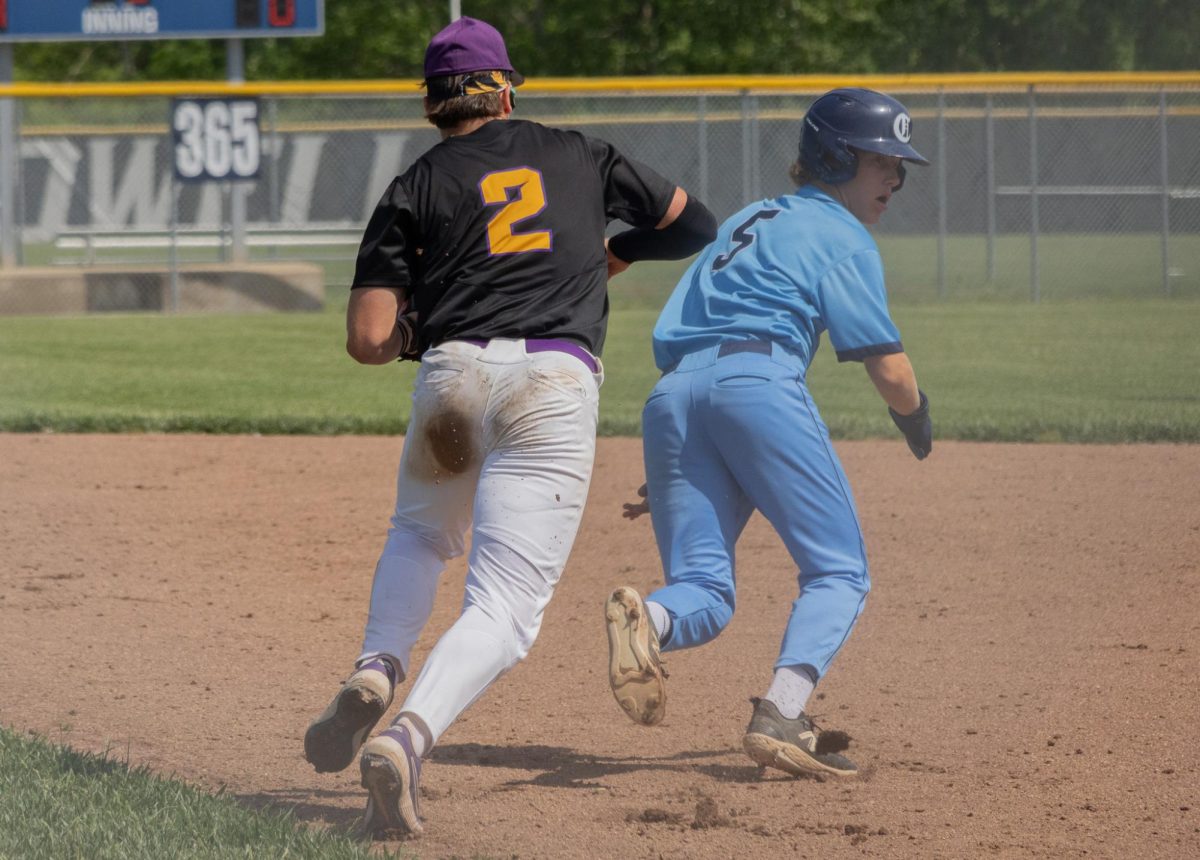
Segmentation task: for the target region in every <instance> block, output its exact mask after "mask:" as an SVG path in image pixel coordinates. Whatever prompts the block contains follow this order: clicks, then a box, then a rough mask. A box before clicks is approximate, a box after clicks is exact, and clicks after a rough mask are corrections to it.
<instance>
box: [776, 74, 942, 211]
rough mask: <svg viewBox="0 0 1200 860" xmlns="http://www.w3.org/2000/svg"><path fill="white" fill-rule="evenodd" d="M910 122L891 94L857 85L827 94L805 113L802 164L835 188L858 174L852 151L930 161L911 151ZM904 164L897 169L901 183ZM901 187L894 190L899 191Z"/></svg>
mask: <svg viewBox="0 0 1200 860" xmlns="http://www.w3.org/2000/svg"><path fill="white" fill-rule="evenodd" d="M911 137H912V118H911V117H909V115H908V111H907V110H906V109H905V107H904V105H902V104H900V102H898V101H896V100H895V99H894V98H892V97H891V96H886V95H884V94H883V93H877V92H875V91H874V90H864V89H860V88H858V87H848V88H845V89H838V90H830V91H829V92H827V93H826V94H825V95H823V96H821V97H820V98H819V99H817V100H816V101H815V102H813V103H812V106H811V107H810V108H809V109H808V113H806V114H805V115H804V128H803V130H802V131H801V132H800V166H801V167H802V168H804V170H805V172H806V173H808V175H809V176H812V177H813V178H815V179H819V180H821V181H822V182H828V183H829V184H830V185H838V184H840V183H842V182H849V181H850V180H851V179H853V178H854V174H855V173H856V172H857V171H858V156H857V155H855V154H854V150H855V149H861V150H865V151H867V152H879V153H883V154H884V155H893V156H898V157H899V158H902V159H904V160H906V161H912V162H915V163H917V164H929V161H928V159H926V158H925V157H924V156H922V155H921V153H919V152H917V151H916V150H915V149H913V148H912V146H911V144H909V140H910V139H911ZM903 184H904V165H903V164H901V165H900V185H903ZM900 185H897V186H896V190H897V191H899V190H900Z"/></svg>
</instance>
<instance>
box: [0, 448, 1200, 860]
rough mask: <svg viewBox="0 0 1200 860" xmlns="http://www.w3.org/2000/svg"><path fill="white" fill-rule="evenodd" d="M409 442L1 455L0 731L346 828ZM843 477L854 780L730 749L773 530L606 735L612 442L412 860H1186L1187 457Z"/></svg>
mask: <svg viewBox="0 0 1200 860" xmlns="http://www.w3.org/2000/svg"><path fill="white" fill-rule="evenodd" d="M401 444H402V440H400V439H396V438H363V437H338V438H292V437H220V436H175V435H170V436H168V435H148V436H135V435H130V436H99V435H97V436H61V435H33V436H30V435H16V434H13V435H0V515H2V516H3V521H4V525H3V528H2V529H0V723H3V724H5V725H7V726H11V727H15V728H17V729H20V730H26V729H27V730H32V731H35V732H37V733H39V734H42V735H45V736H46V737H48V738H49V739H50V740H52V741H55V742H62V743H66V744H69V745H71V746H73V747H75V748H77V749H82V750H92V751H101V750H109V751H111V752H113V753H114V754H115V755H118V756H120V757H125V756H126V755H127V756H128V758H129V760H130V762H131V763H134V764H145V765H148V766H150V767H152V768H154V769H155V770H157V771H159V772H161V773H163V774H166V775H174V776H177V777H180V778H182V779H185V780H187V781H189V782H192V783H195V784H198V785H201V786H204V787H207V788H211V789H216V788H218V787H226V788H227V790H228V791H230V792H231V793H233V794H234V795H235V796H237V797H238V798H240V799H241V800H242V801H244V802H245V803H247V804H249V805H252V806H277V807H285V808H289V809H293V810H294V811H295V813H296V815H297V816H298V817H299V818H300V819H301V820H303V821H306V822H308V823H310V824H311V825H313V826H331V827H335V828H350V827H352V826H353V825H354V824H355V823H356V821H357V820H358V817H359V814H360V812H361V808H362V804H363V800H364V796H363V792H362V790H361V789H360V788H359V787H358V784H357V768H355V767H352V768H351V769H350V770H347V771H345V772H343V773H341V774H333V775H318V774H316V773H314V772H313V771H312V769H311V768H310V767H309V766H308V765H307V764H306V763H305V761H304V759H303V751H302V744H301V738H302V736H303V733H304V730H305V727H306V726H307V724H308V722H309V720H311V719H312V717H313V716H314V715H315V714H317V713H318V712H320V710H321V709H322V708H324V707H325V705H326V704H327V703H328V700H329V698H330V697H331V696H332V694H333V693H334V692H335V691H336V689H337V687H338V684H339V682H340V681H341V680H342V678H343V676H344V675H345V673H346V672H347V670H348V667H349V664H350V661H351V660H352V658H353V657H354V656H355V655H356V653H357V649H358V645H359V642H360V636H361V631H362V625H363V622H364V619H365V612H366V604H367V598H368V594H369V589H370V584H371V576H372V572H373V567H374V563H375V559H376V555H377V553H378V551H379V549H380V547H381V546H382V542H383V536H384V530H385V528H386V520H387V516H388V514H389V513H390V508H391V503H392V496H393V491H394V485H393V482H394V477H395V466H396V463H397V460H398V457H399V453H400V448H401ZM837 448H838V451H839V453H840V454H841V455H842V458H843V462H844V464H845V466H846V471H847V472H848V474H849V476H850V480H851V483H852V485H853V486H854V489H855V493H856V496H857V501H858V505H859V511H860V514H861V517H862V521H863V527H864V532H865V537H866V542H867V547H868V550H869V554H870V558H871V563H872V578H873V581H874V590H873V592H872V594H871V597H870V598H869V599H868V602H867V609H866V612H865V613H864V615H863V617H862V619H861V620H860V622H859V626H858V628H857V630H856V631H855V634H854V635H853V636H852V637H851V639H850V641H849V644H848V645H847V647H846V649H845V650H844V651H843V653H842V654H841V655H840V657H839V658H838V660H837V662H836V663H835V664H834V666H833V669H832V671H831V672H830V674H829V676H828V677H827V678H826V679H825V680H824V681H823V682H822V683H821V685H820V687H819V688H818V696H817V698H816V699H815V700H814V701H813V702H812V703H811V707H810V710H811V711H812V712H813V713H814V714H815V715H816V716H817V719H818V722H819V723H821V724H823V725H826V726H827V727H829V728H831V729H839V730H843V731H846V732H848V733H849V734H850V735H851V736H852V738H853V741H852V744H851V747H850V750H849V753H848V754H849V755H851V756H852V757H853V758H855V759H856V760H857V761H858V763H859V765H860V766H861V767H862V771H863V772H862V775H861V776H860V777H859V778H857V779H855V780H833V779H830V780H826V781H818V780H814V779H792V778H789V777H786V776H785V775H783V774H781V773H775V772H761V771H760V770H759V769H758V768H757V767H756V766H755V765H754V764H753V763H752V762H751V761H750V760H749V759H748V758H746V757H745V755H744V754H743V753H742V751H741V746H740V742H741V734H742V731H743V729H744V728H745V724H746V722H747V720H748V719H749V716H750V705H749V702H748V699H749V697H750V696H753V695H761V693H762V692H763V691H764V690H765V689H766V686H767V684H768V682H769V680H770V676H771V671H772V663H773V660H774V658H775V654H776V649H777V647H778V641H779V637H780V634H781V632H782V629H783V625H784V622H785V619H786V617H787V613H788V610H789V607H790V603H791V601H792V600H793V599H794V597H795V589H796V585H795V569H794V567H793V565H792V564H791V562H790V560H789V559H788V557H787V555H786V553H785V552H784V551H783V548H782V545H781V544H780V542H779V540H778V539H777V538H776V537H775V535H774V533H773V532H772V531H771V530H770V528H769V527H768V526H767V524H766V523H765V522H764V521H763V520H762V519H761V518H758V517H756V518H755V519H753V520H752V521H751V524H750V526H749V528H748V529H747V531H746V533H745V535H744V536H743V538H742V541H741V543H740V545H739V548H738V583H739V589H738V608H737V613H736V615H735V617H734V619H733V622H732V623H731V624H730V626H729V628H728V629H727V630H726V631H725V633H724V634H723V635H722V636H721V637H720V638H719V639H718V640H716V641H715V642H713V643H710V644H709V645H707V646H705V647H703V648H700V649H696V650H693V651H688V652H673V653H669V654H668V655H666V657H667V663H668V667H669V669H670V672H671V678H670V680H669V682H668V707H667V716H666V719H665V721H664V722H663V723H662V724H661V725H659V726H656V727H654V728H643V727H641V726H637V725H634V724H633V723H632V722H630V721H628V720H627V719H626V717H625V716H624V715H623V714H622V713H621V711H620V710H619V708H618V707H617V705H616V704H615V702H614V701H613V700H612V697H611V695H610V693H609V690H608V686H607V680H606V678H607V675H606V655H607V649H606V638H605V632H604V624H603V611H602V606H603V602H604V598H605V596H606V594H607V593H608V591H609V590H611V589H612V588H613V587H614V586H616V585H621V584H627V585H632V586H635V587H637V588H639V589H642V590H646V589H649V588H652V587H654V586H655V585H657V584H658V583H659V582H661V579H662V574H661V570H660V567H659V562H658V556H657V552H656V550H655V548H654V542H653V538H652V535H651V531H650V526H649V523H648V521H647V520H646V519H642V520H639V521H637V522H628V521H626V520H624V519H622V517H621V503H622V502H623V501H632V500H633V490H634V488H635V487H637V486H638V484H640V483H641V480H642V469H641V447H640V441H639V440H635V439H605V440H601V443H600V446H599V453H598V458H597V465H596V472H595V478H594V480H593V483H592V489H591V495H590V498H589V502H588V510H587V513H586V515H585V518H584V523H583V528H582V530H581V532H580V537H579V539H578V541H577V542H576V546H575V551H574V553H573V555H572V556H571V560H570V563H569V565H568V567H567V570H566V573H565V575H564V576H563V580H562V583H561V585H560V587H559V589H558V593H557V595H556V597H555V599H554V600H553V602H552V603H551V604H550V607H549V609H548V610H547V612H546V617H545V623H544V626H543V628H542V634H541V637H540V638H539V640H538V642H537V644H536V645H535V646H534V649H533V652H532V654H531V655H530V657H529V659H528V660H526V661H525V662H524V663H523V664H521V665H520V666H518V667H517V668H516V669H514V670H513V671H512V672H511V673H509V674H508V675H507V676H506V677H504V678H503V679H501V680H500V681H499V682H498V683H497V684H496V685H495V686H494V687H493V688H492V689H491V690H490V691H489V692H488V693H487V694H485V696H484V697H483V698H482V699H480V700H479V701H478V702H477V703H476V704H475V705H474V706H473V707H472V708H471V709H470V710H468V711H467V712H466V714H465V715H464V716H463V717H462V719H460V720H459V721H458V722H457V723H456V724H455V725H454V726H452V727H451V729H450V730H449V732H447V734H446V735H445V736H444V737H443V738H442V740H441V742H440V744H439V745H438V747H437V748H436V749H435V750H434V751H433V753H432V754H431V756H430V758H429V761H428V764H427V766H426V768H425V770H424V772H423V775H422V795H423V801H422V802H423V812H424V816H425V821H426V836H425V837H424V838H422V839H420V840H417V841H415V842H411V843H408V844H407V845H405V846H403V847H404V848H405V850H408V851H411V852H412V853H414V854H415V855H417V856H420V857H449V856H477V857H613V856H623V857H657V856H664V857H713V858H716V857H750V856H753V857H775V856H796V857H811V858H821V860H829V858H834V857H859V856H870V857H941V858H962V857H1083V856H1087V857H1113V858H1124V857H1132V856H1137V857H1140V858H1151V857H1155V858H1157V857H1164V858H1191V857H1197V856H1200V744H1197V736H1198V735H1197V731H1198V729H1197V727H1198V725H1200V563H1198V561H1197V559H1198V558H1200V446H1168V445H1161V446H1103V447H1100V446H1050V445H1047V446H1018V445H991V444H965V443H958V444H956V443H946V442H938V443H937V445H936V448H935V451H934V454H933V456H932V457H931V458H930V459H929V460H927V461H926V462H924V463H918V462H916V461H915V460H914V459H913V458H912V457H911V456H910V455H909V454H908V451H907V450H906V449H905V447H904V445H903V442H902V441H900V440H899V439H897V440H892V441H887V442H844V443H839V444H838V445H837ZM464 572H465V566H464V563H463V561H462V560H461V559H460V560H457V561H455V562H452V563H451V565H450V567H449V569H448V570H447V572H446V574H445V577H444V580H443V582H442V585H441V587H440V590H439V593H438V599H437V604H436V608H435V611H434V615H433V618H432V620H431V622H430V624H429V626H428V628H427V630H426V634H425V636H424V638H423V640H422V642H421V644H420V645H419V646H418V649H417V658H418V664H417V666H416V668H418V669H419V659H420V658H421V657H423V656H424V655H425V654H426V653H427V652H428V649H429V647H430V645H431V644H432V642H433V641H434V640H435V639H436V637H437V636H438V635H439V634H440V633H441V632H442V631H443V630H444V629H445V628H446V627H447V626H448V625H449V623H450V622H451V621H452V620H453V619H454V618H455V617H456V615H457V611H458V607H459V602H460V600H461V593H462V581H463V576H464ZM402 693H403V690H401V694H402ZM393 713H394V711H393ZM393 847H394V846H393Z"/></svg>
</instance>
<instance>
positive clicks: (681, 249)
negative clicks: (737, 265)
mask: <svg viewBox="0 0 1200 860" xmlns="http://www.w3.org/2000/svg"><path fill="white" fill-rule="evenodd" d="M716 237H717V219H716V218H714V217H713V214H712V213H711V212H709V211H708V207H706V206H705V205H704V204H703V203H701V202H700V201H699V200H697V199H696V198H695V197H692V196H691V195H689V196H688V199H687V204H686V205H685V206H684V207H683V211H681V212H680V213H679V215H678V216H677V217H676V218H675V220H674V221H672V222H671V223H670V224H668V225H667V226H666V227H663V228H662V229H661V230H656V229H654V228H653V227H635V228H634V229H632V230H626V231H625V232H624V233H618V234H617V235H616V236H613V237H612V238H611V239H609V240H608V249H609V250H610V251H612V253H613V256H614V257H616V258H617V259H619V260H623V261H625V262H626V263H636V262H637V261H638V260H682V259H683V258H685V257H690V256H691V255H692V254H694V253H696V252H697V251H699V250H700V249H701V248H703V247H704V246H705V245H707V244H708V243H709V242H711V241H712V240H713V239H715V238H716Z"/></svg>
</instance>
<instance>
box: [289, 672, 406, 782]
mask: <svg viewBox="0 0 1200 860" xmlns="http://www.w3.org/2000/svg"><path fill="white" fill-rule="evenodd" d="M394 672H395V670H394V669H393V668H392V665H391V663H390V662H389V661H387V660H384V659H383V658H379V657H377V658H375V659H373V660H369V661H367V662H366V663H363V664H362V666H360V667H359V668H358V669H357V670H356V671H355V672H354V674H353V675H351V676H350V677H349V678H348V679H347V680H346V683H345V684H343V685H342V689H341V690H339V691H338V694H337V695H336V696H334V697H333V701H332V702H330V703H329V707H328V708H326V709H325V711H324V712H323V713H322V714H321V716H319V717H317V718H316V720H314V721H313V723H312V725H310V726H309V727H308V731H307V732H305V733H304V757H305V758H306V759H308V762H309V763H310V764H311V765H312V766H313V767H314V768H316V770H317V773H333V772H335V771H339V770H345V769H346V768H347V767H349V766H350V763H351V762H352V761H354V756H355V754H357V753H358V750H359V748H360V747H361V746H362V745H363V742H364V741H365V740H366V739H367V735H369V734H370V733H371V729H373V728H375V724H376V723H378V722H379V718H380V717H382V716H383V715H384V713H386V711H387V709H388V706H389V705H391V704H392V690H393V689H394V687H395V684H394V683H393V680H392V678H393V675H394Z"/></svg>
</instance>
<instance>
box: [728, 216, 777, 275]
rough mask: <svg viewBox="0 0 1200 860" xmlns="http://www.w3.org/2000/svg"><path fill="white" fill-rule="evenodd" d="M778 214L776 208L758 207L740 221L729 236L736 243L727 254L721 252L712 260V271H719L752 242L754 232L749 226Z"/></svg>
mask: <svg viewBox="0 0 1200 860" xmlns="http://www.w3.org/2000/svg"><path fill="white" fill-rule="evenodd" d="M778 214H779V210H778V209H759V210H758V211H757V212H755V213H754V214H753V215H751V216H750V217H749V218H747V219H746V220H745V222H744V223H742V224H741V225H740V226H739V227H738V228H737V229H736V230H734V231H733V235H732V236H731V237H730V238H731V239H733V241H735V242H737V244H736V245H734V246H733V247H732V248H730V249H729V253H728V254H722V255H721V256H719V257H717V258H716V259H715V260H713V264H712V270H713V271H714V272H719V271H721V270H722V269H724V268H725V267H726V266H728V265H729V264H730V263H731V262H733V258H734V257H736V256H737V255H738V254H740V253H741V252H742V251H745V250H746V249H747V248H749V247H750V246H751V245H753V244H754V234H753V233H751V232H750V228H751V227H753V226H754V225H755V224H756V223H758V222H759V221H768V220H770V219H771V218H774V217H775V216H776V215H778Z"/></svg>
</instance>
